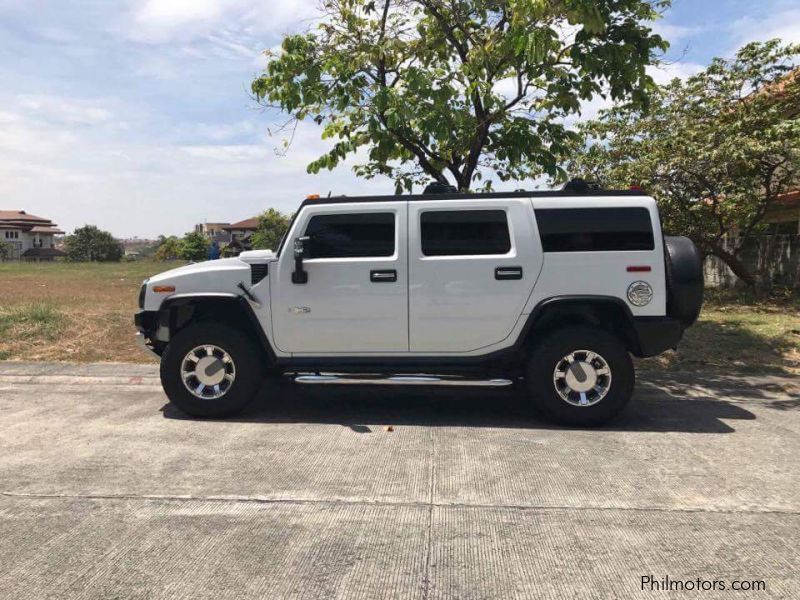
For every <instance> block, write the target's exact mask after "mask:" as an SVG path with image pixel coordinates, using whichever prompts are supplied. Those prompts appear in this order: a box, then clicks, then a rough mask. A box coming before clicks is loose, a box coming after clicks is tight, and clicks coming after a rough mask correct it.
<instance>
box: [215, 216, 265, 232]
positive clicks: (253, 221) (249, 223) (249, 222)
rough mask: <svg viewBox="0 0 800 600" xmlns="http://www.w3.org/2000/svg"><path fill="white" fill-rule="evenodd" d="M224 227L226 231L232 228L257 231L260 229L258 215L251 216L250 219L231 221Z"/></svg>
mask: <svg viewBox="0 0 800 600" xmlns="http://www.w3.org/2000/svg"><path fill="white" fill-rule="evenodd" d="M223 229H224V230H226V231H230V230H232V229H252V230H253V231H255V230H256V229H258V217H251V218H250V219H245V220H244V221H239V222H238V223H231V224H230V225H226V226H225V227H223Z"/></svg>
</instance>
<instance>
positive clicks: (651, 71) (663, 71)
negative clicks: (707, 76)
mask: <svg viewBox="0 0 800 600" xmlns="http://www.w3.org/2000/svg"><path fill="white" fill-rule="evenodd" d="M704 68H705V66H703V65H701V64H698V63H693V62H684V61H676V62H671V63H664V64H661V65H657V66H651V67H648V68H647V73H648V75H650V77H652V78H653V81H655V82H656V83H657V84H659V85H665V84H667V83H669V82H670V81H672V80H673V79H675V78H676V77H677V78H678V79H686V78H688V77H691V76H692V75H696V74H697V73H699V72H700V71H702V70H703V69H704Z"/></svg>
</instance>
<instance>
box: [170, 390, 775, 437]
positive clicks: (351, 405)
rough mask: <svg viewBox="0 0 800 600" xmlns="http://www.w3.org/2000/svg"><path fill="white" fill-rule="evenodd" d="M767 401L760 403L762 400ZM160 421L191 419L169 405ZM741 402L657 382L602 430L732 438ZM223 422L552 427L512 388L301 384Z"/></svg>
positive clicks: (364, 427)
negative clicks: (681, 393)
mask: <svg viewBox="0 0 800 600" xmlns="http://www.w3.org/2000/svg"><path fill="white" fill-rule="evenodd" d="M765 404H766V403H765ZM163 413H164V417H165V418H169V419H191V418H192V417H189V416H187V415H186V414H184V413H183V412H181V411H180V410H179V409H178V408H176V407H175V406H173V405H172V404H167V405H165V406H164V408H163ZM755 418H756V417H755V415H754V414H753V413H752V412H750V411H749V410H747V409H746V408H744V407H742V406H741V405H739V404H737V403H733V402H729V401H727V400H721V399H717V398H716V397H715V396H712V395H708V396H695V397H692V398H686V397H676V396H675V395H673V393H672V391H671V390H669V389H666V388H662V387H661V386H659V385H657V384H650V383H649V382H648V383H646V384H644V385H638V386H637V390H636V392H635V394H634V398H633V400H631V403H630V405H629V406H628V408H627V409H626V410H625V411H624V412H623V413H622V415H620V416H619V417H618V418H617V419H616V420H614V421H612V422H611V423H609V424H607V425H605V426H603V427H601V428H600V429H602V430H606V431H652V432H685V433H732V432H734V431H735V428H734V427H733V425H734V424H731V423H729V422H728V421H736V420H752V419H755ZM226 421H228V422H230V421H234V422H236V421H239V422H247V423H254V422H255V423H259V422H260V423H265V424H266V423H319V424H340V425H342V426H345V427H349V428H350V429H352V430H353V431H356V432H358V433H364V434H368V433H371V432H372V431H374V429H375V428H382V427H385V426H431V427H494V428H509V429H559V428H560V427H558V426H556V425H552V424H550V423H548V422H547V421H546V420H544V419H543V418H542V417H541V416H540V415H538V414H537V412H536V410H535V409H534V407H533V406H532V404H531V403H530V402H529V401H528V400H527V399H526V398H525V397H524V396H523V395H522V394H521V393H519V392H518V391H517V390H515V389H513V388H504V389H487V388H483V389H481V388H465V387H460V388H459V387H438V388H430V387H428V388H421V387H420V388H418V387H399V386H398V387H388V386H370V385H303V384H293V383H290V382H285V383H282V384H280V385H278V386H275V385H271V386H267V387H265V389H263V390H262V391H261V393H260V394H259V395H258V397H257V398H256V399H255V400H254V401H253V402H252V404H251V405H250V406H248V407H247V409H245V411H244V412H243V413H241V414H239V415H237V416H235V417H232V418H228V419H226Z"/></svg>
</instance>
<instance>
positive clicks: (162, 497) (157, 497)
mask: <svg viewBox="0 0 800 600" xmlns="http://www.w3.org/2000/svg"><path fill="white" fill-rule="evenodd" d="M0 496H2V497H5V498H15V499H29V500H110V501H113V500H130V501H144V502H148V501H163V502H218V503H226V502H227V503H232V504H296V505H315V504H319V505H334V506H335V505H342V506H385V507H409V508H426V509H428V512H429V515H430V516H429V519H428V529H429V531H430V529H431V528H432V518H433V509H434V508H456V509H458V508H464V509H478V510H514V511H534V510H552V511H558V510H561V511H608V512H615V511H616V512H655V513H717V514H734V515H735V514H748V515H789V516H800V509H784V508H764V509H749V508H714V507H702V506H688V507H680V506H678V507H671V508H669V507H662V506H568V505H555V504H480V503H466V502H401V501H396V502H393V501H386V500H343V499H330V500H311V499H303V498H259V497H253V496H172V495H169V494H33V493H25V492H0Z"/></svg>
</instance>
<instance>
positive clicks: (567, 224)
mask: <svg viewBox="0 0 800 600" xmlns="http://www.w3.org/2000/svg"><path fill="white" fill-rule="evenodd" d="M535 214H536V223H537V225H538V227H539V236H540V237H541V239H542V249H543V250H544V251H545V252H613V251H631V250H653V249H654V248H655V243H654V239H653V224H652V221H651V219H650V212H649V211H648V210H647V209H646V208H641V207H633V208H546V209H537V210H536V211H535Z"/></svg>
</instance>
